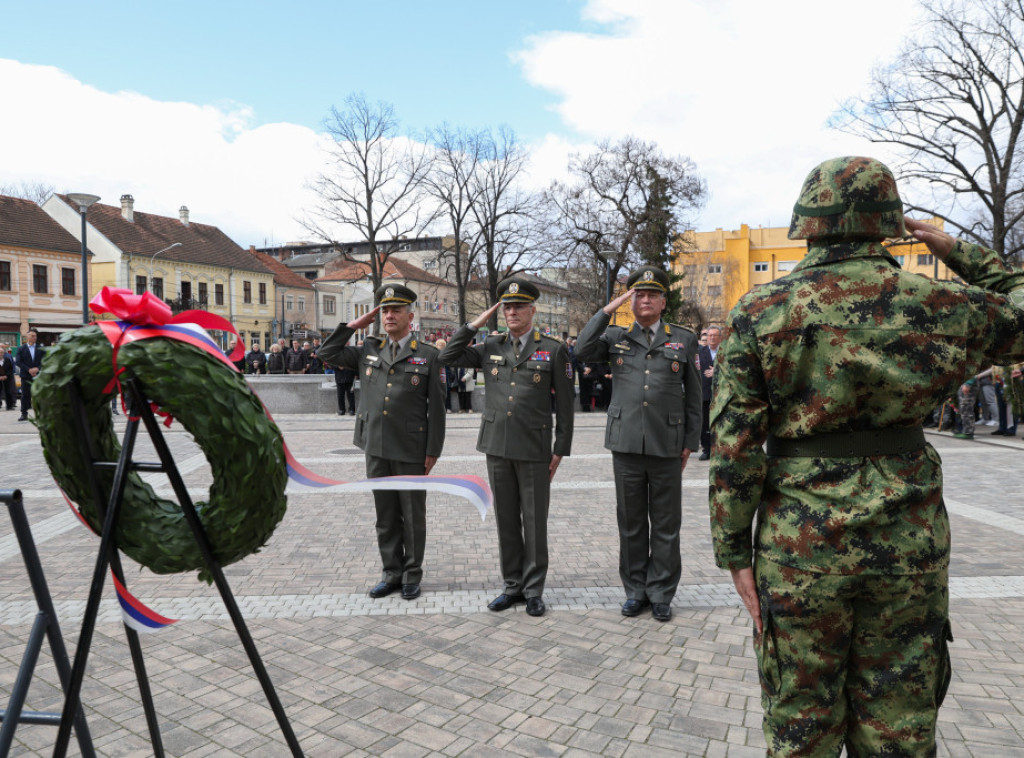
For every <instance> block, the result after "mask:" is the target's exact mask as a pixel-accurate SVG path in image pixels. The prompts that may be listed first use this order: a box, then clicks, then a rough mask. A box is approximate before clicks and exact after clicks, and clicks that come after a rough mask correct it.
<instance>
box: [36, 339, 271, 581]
mask: <svg viewBox="0 0 1024 758" xmlns="http://www.w3.org/2000/svg"><path fill="white" fill-rule="evenodd" d="M111 360H112V349H111V346H110V343H109V341H108V340H107V338H106V337H105V336H104V335H103V333H102V332H101V331H100V329H99V327H95V326H90V327H83V328H82V329H78V330H76V331H74V332H69V333H66V334H64V335H63V336H62V337H61V339H60V342H59V343H58V344H57V345H56V346H55V347H53V348H51V349H50V350H48V351H47V353H46V356H45V358H44V361H43V369H42V371H40V373H39V377H38V378H37V379H36V380H35V383H34V385H33V388H32V405H33V407H34V408H35V411H36V426H37V427H38V428H39V436H40V440H41V442H42V444H43V454H44V456H45V458H46V462H47V463H48V464H49V466H50V470H51V471H52V472H53V476H54V478H55V479H56V480H57V483H58V484H59V485H60V486H61V488H63V490H64V491H65V492H66V493H67V495H68V497H69V498H71V500H73V501H74V502H75V503H77V504H78V505H79V507H80V508H81V510H82V515H83V516H84V517H85V519H86V520H87V521H88V522H89V523H90V524H91V525H92V527H93V528H94V529H96V530H97V532H98V531H99V530H100V528H101V524H100V519H99V511H98V509H97V507H96V503H95V502H94V501H93V496H92V492H91V490H90V488H89V484H88V481H89V480H88V474H87V468H86V467H87V465H88V464H87V461H86V460H85V458H84V457H83V455H82V451H81V450H80V448H79V444H78V440H77V439H76V435H75V430H74V426H73V425H72V424H71V423H70V420H71V417H72V416H71V401H70V394H69V391H68V388H69V386H70V384H71V382H73V381H74V380H75V379H77V380H78V381H79V383H80V384H81V387H82V395H83V397H84V400H85V407H86V415H87V418H88V424H89V430H90V433H91V434H92V437H93V439H94V440H95V443H96V446H97V448H98V452H99V455H100V456H101V458H102V459H104V460H109V461H116V460H117V458H118V455H119V453H120V449H121V445H120V443H119V442H118V440H117V437H116V436H115V434H114V426H113V420H112V418H111V415H110V395H105V394H103V389H104V388H105V387H106V386H107V384H108V383H109V381H110V378H111V376H112V374H113V369H112V365H111ZM118 360H119V364H120V365H121V366H124V367H126V368H127V369H128V372H130V374H131V375H132V376H134V377H135V378H136V379H138V381H139V383H140V384H141V386H142V387H143V389H144V390H145V392H146V395H147V397H148V398H149V400H150V401H151V402H154V403H156V404H157V405H158V406H159V407H160V408H161V409H162V410H163V411H164V412H166V413H170V414H171V416H173V417H174V419H175V420H177V421H179V422H180V423H181V425H182V426H183V427H184V428H185V429H186V430H188V432H190V433H191V435H192V437H193V438H194V439H195V441H196V443H198V445H199V446H200V448H202V450H203V453H204V454H205V455H206V458H207V460H208V461H209V462H210V467H211V469H212V470H213V484H212V485H211V487H210V499H209V501H208V502H197V503H196V504H195V506H196V510H197V511H198V513H199V518H200V521H201V522H202V524H203V529H204V530H205V532H206V536H207V538H208V539H209V541H210V544H211V546H212V547H213V552H214V555H215V556H216V557H217V559H218V561H220V563H221V565H222V566H227V565H229V564H231V563H234V562H236V561H239V560H241V559H242V558H244V557H246V556H247V555H250V554H251V553H254V552H256V551H258V550H259V548H260V547H261V546H262V545H264V544H266V542H267V540H268V539H270V536H271V534H273V532H274V529H275V528H276V526H277V524H278V523H279V522H280V521H281V519H282V518H283V517H284V513H285V509H286V506H287V500H286V498H285V494H284V489H285V485H286V484H287V482H288V472H287V467H286V463H285V457H284V443H283V439H282V437H281V431H280V430H279V429H278V428H277V426H276V425H275V424H274V423H273V422H272V421H271V420H270V419H268V418H267V416H266V413H264V411H263V407H262V406H261V405H260V402H259V400H258V399H257V398H256V396H255V395H253V393H252V392H251V391H250V390H249V388H248V385H247V384H246V382H245V379H244V378H243V377H242V376H241V375H240V374H238V373H236V372H234V371H231V370H230V369H229V368H228V367H227V366H225V365H223V364H221V363H220V362H219V361H217V360H216V359H215V358H214V357H212V356H210V355H208V354H206V353H204V352H203V351H202V350H199V349H198V348H195V347H192V346H191V345H188V344H185V343H183V342H178V341H175V340H169V339H148V340H141V341H139V342H132V343H127V344H124V345H122V346H121V348H120V350H119V352H118ZM211 401H215V402H216V407H214V403H213V402H211ZM97 476H98V478H99V481H100V484H101V491H102V493H103V498H104V500H103V506H104V507H105V506H106V502H107V498H108V497H109V493H110V488H111V484H112V481H113V476H114V474H113V471H99V472H97ZM115 539H116V542H117V546H118V547H119V548H120V549H121V550H122V551H123V552H124V553H125V554H127V555H128V556H129V557H131V558H132V559H133V560H135V561H137V562H139V563H141V564H142V565H143V566H146V567H147V568H149V569H150V570H152V571H154V572H156V573H158V574H169V573H175V572H181V571H194V570H197V569H198V570H199V572H200V573H199V578H200V579H202V580H204V581H207V582H209V581H211V577H210V575H209V573H208V571H207V570H206V567H205V564H204V562H203V558H202V555H201V553H200V552H199V547H198V545H197V544H196V541H195V538H194V537H193V535H192V532H191V530H190V529H189V527H188V524H187V523H186V522H185V518H184V515H183V513H182V511H181V507H180V506H179V505H178V504H177V503H176V502H174V501H171V500H166V499H164V498H160V497H158V496H157V495H156V493H155V492H154V491H153V488H152V487H150V486H149V485H148V484H146V483H145V482H144V481H142V479H141V477H139V475H138V474H136V473H130V474H129V475H128V482H127V486H126V488H125V495H124V502H123V505H122V507H121V512H120V514H119V519H118V523H117V527H116V531H115Z"/></svg>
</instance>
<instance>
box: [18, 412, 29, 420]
mask: <svg viewBox="0 0 1024 758" xmlns="http://www.w3.org/2000/svg"><path fill="white" fill-rule="evenodd" d="M18 421H28V414H27V413H22V414H21V415H20V416H18Z"/></svg>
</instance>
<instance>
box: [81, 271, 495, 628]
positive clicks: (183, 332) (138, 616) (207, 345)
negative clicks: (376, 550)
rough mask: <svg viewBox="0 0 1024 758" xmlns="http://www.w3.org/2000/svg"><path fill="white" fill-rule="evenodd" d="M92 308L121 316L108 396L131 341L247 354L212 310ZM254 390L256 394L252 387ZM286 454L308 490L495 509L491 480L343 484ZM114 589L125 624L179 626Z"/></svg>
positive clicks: (155, 301) (120, 304)
mask: <svg viewBox="0 0 1024 758" xmlns="http://www.w3.org/2000/svg"><path fill="white" fill-rule="evenodd" d="M89 307H90V308H91V309H92V311H93V312H94V313H97V314H104V313H109V314H112V315H114V316H116V317H117V320H116V321H99V322H97V326H99V327H100V329H102V330H103V333H104V335H106V337H107V339H108V340H109V341H110V344H111V345H112V346H113V359H112V364H113V365H112V367H111V370H112V373H113V378H112V379H111V381H110V384H109V385H108V386H107V388H106V391H107V392H112V391H113V390H114V387H115V386H118V387H119V385H120V381H119V376H120V374H121V373H122V372H123V371H124V368H123V367H121V366H119V365H118V356H117V353H118V350H119V349H120V347H121V345H123V344H125V343H127V342H136V341H139V340H145V339H154V338H162V339H171V340H175V341H178V342H184V343H186V344H189V345H192V346H193V347H196V348H198V349H200V350H202V351H203V352H205V353H207V354H209V355H211V356H213V357H214V358H216V359H217V360H219V361H221V362H222V363H224V364H225V365H226V366H227V367H228V368H229V369H230V370H232V371H237V370H238V369H237V367H236V366H235V365H234V363H233V362H232V361H236V360H239V359H240V358H241V357H242V355H243V354H244V352H245V350H244V348H243V347H242V344H241V340H237V343H236V345H235V349H234V351H233V352H232V353H231V355H225V354H224V353H223V351H221V349H220V347H219V346H218V345H217V343H216V342H215V341H214V340H213V339H211V338H210V336H209V335H208V334H207V333H206V331H205V330H206V329H218V330H222V331H226V332H230V333H231V334H234V335H235V337H236V338H237V337H238V332H237V331H236V330H235V328H234V326H233V325H232V324H231V322H229V321H228V320H227V319H224V318H222V317H221V316H218V315H216V314H213V313H209V312H207V311H197V310H193V311H183V312H182V313H179V314H178V315H177V316H173V315H172V314H171V309H170V308H169V307H168V306H167V304H166V303H165V302H164V301H163V300H160V299H159V298H157V297H155V296H154V295H152V294H151V293H149V292H146V293H144V294H142V295H135V294H133V293H132V292H131V290H126V289H116V288H112V287H104V288H103V289H102V290H100V292H99V293H98V294H97V295H96V297H94V298H93V299H92V300H91V301H90V303H89ZM250 391H252V388H251V387H250ZM253 394H255V392H253ZM261 404H262V401H261ZM122 405H123V400H122ZM153 410H154V411H155V412H157V413H161V415H164V416H165V417H166V419H165V424H166V425H168V426H170V424H171V421H172V419H171V418H170V417H169V416H167V414H166V413H162V412H161V411H160V409H159V408H155V407H154V408H153ZM263 410H264V412H265V413H266V414H267V418H269V419H271V421H273V418H272V417H271V415H270V412H269V411H268V410H267V408H266V406H265V405H264V406H263ZM284 454H285V460H286V463H287V467H288V477H289V478H290V479H291V480H292V481H293V482H295V483H296V484H299V485H303V486H306V487H314V488H317V489H319V490H327V491H329V492H331V493H335V492H338V493H341V492H372V491H374V490H399V491H401V490H426V491H428V492H439V493H443V494H447V495H455V496H457V497H462V498H465V499H466V500H469V502H470V503H472V504H473V505H474V506H475V507H476V509H477V511H479V513H480V519H481V520H484V519H485V518H486V517H487V511H488V510H490V507H491V504H492V503H493V502H494V498H493V495H492V494H491V488H490V485H489V484H488V483H487V480H486V479H484V478H482V477H479V476H473V475H469V474H465V475H455V476H437V475H434V476H385V477H377V478H373V479H361V480H359V481H351V482H346V481H342V480H338V479H329V478H327V477H325V476H321V475H320V474H317V473H315V472H313V471H311V470H310V469H308V468H306V467H305V466H303V465H302V464H301V463H299V461H298V460H297V459H296V458H295V456H294V455H292V452H291V450H289V449H288V445H287V444H285V445H284ZM62 494H63V491H62ZM64 499H65V500H67V501H68V506H69V507H71V509H72V510H73V511H74V512H75V515H76V516H77V517H78V518H79V520H80V521H82V523H83V524H85V525H86V526H89V525H88V522H86V521H85V519H84V518H82V516H81V513H80V512H79V511H78V509H77V508H75V507H74V505H73V504H72V503H71V501H70V500H68V498H67V495H64ZM90 529H91V527H90ZM114 586H115V588H116V590H117V598H118V602H119V603H120V604H121V612H122V616H123V618H124V623H125V624H127V625H128V626H130V627H131V628H133V629H135V630H136V631H138V632H143V633H146V632H155V631H159V630H160V629H163V628H166V627H167V626H169V625H170V624H173V623H176V622H175V620H173V619H168V618H165V617H163V616H161V615H160V614H158V613H156V612H154V611H152V610H150V609H149V608H147V607H146V606H145V605H144V604H143V603H141V602H140V601H139V600H138V599H136V598H135V597H133V596H132V595H131V593H129V592H128V590H127V588H125V587H124V585H123V584H121V583H120V582H119V581H117V577H114Z"/></svg>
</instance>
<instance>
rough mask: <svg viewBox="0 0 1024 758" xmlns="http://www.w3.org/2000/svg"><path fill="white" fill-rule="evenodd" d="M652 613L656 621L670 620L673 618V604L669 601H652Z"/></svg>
mask: <svg viewBox="0 0 1024 758" xmlns="http://www.w3.org/2000/svg"><path fill="white" fill-rule="evenodd" d="M651 615H652V616H654V618H655V620H656V621H668V620H669V619H670V618H672V606H671V605H669V604H668V603H651Z"/></svg>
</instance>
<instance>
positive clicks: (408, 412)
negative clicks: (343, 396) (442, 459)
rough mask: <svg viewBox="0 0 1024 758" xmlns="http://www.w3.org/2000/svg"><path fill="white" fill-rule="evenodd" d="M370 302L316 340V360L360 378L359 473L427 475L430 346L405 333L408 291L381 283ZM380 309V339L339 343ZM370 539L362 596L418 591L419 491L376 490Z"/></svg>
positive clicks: (432, 375)
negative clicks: (375, 555)
mask: <svg viewBox="0 0 1024 758" xmlns="http://www.w3.org/2000/svg"><path fill="white" fill-rule="evenodd" d="M374 299H375V300H376V301H377V307H376V308H375V309H374V310H372V311H370V312H369V313H367V314H366V315H365V316H362V317H361V318H359V319H356V320H355V321H352V322H350V323H349V324H348V325H346V326H343V327H340V328H338V329H337V330H336V331H335V332H334V334H332V335H331V336H330V338H329V339H328V340H327V341H326V342H325V343H324V344H323V345H321V346H320V350H319V355H320V358H321V359H322V360H323V361H325V362H327V363H330V364H331V365H334V366H342V367H343V368H348V369H352V370H353V371H355V372H356V375H357V376H358V377H359V379H360V380H361V381H360V396H359V412H358V414H357V415H356V429H355V440H354V441H355V444H356V445H358V446H359V447H360V448H361V449H363V450H364V451H366V475H367V476H369V477H378V476H401V475H423V474H429V473H430V469H431V468H432V467H433V465H434V463H435V462H436V461H437V458H438V456H440V455H441V448H442V447H443V446H444V425H445V410H444V384H443V383H442V382H441V364H440V362H439V361H438V357H437V348H435V347H433V346H432V345H427V344H424V343H422V342H420V341H418V340H417V339H416V338H415V337H413V335H412V333H411V331H410V329H411V326H412V320H413V315H414V314H413V312H412V307H411V306H412V304H413V303H414V302H415V301H416V293H415V292H413V291H412V290H411V289H409V288H408V287H405V286H403V285H401V284H387V285H384V286H382V287H379V288H378V289H377V291H376V292H375V293H374ZM378 310H382V311H383V313H382V315H381V324H382V326H383V328H384V331H385V336H382V337H367V338H366V340H365V341H364V342H363V346H362V347H346V346H345V344H346V343H347V342H348V341H349V339H350V338H351V336H352V334H353V333H355V332H356V331H357V330H359V329H363V328H365V327H367V326H369V325H370V324H371V323H372V322H373V319H374V317H375V316H376V314H377V311H378ZM373 500H374V503H375V505H376V509H377V545H378V546H379V547H380V557H381V560H382V561H383V564H384V572H383V577H382V579H381V582H380V583H379V584H378V585H377V586H375V587H374V588H373V589H372V590H370V597H372V598H378V597H384V596H385V595H390V594H391V593H392V592H394V591H395V590H397V589H398V588H399V587H401V589H402V597H403V598H405V599H406V600H412V599H414V598H416V597H419V594H420V579H421V578H422V576H423V568H422V565H423V550H424V546H425V544H426V538H427V506H426V500H427V493H426V492H424V491H423V490H417V491H399V492H395V491H391V490H378V491H374V493H373Z"/></svg>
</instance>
